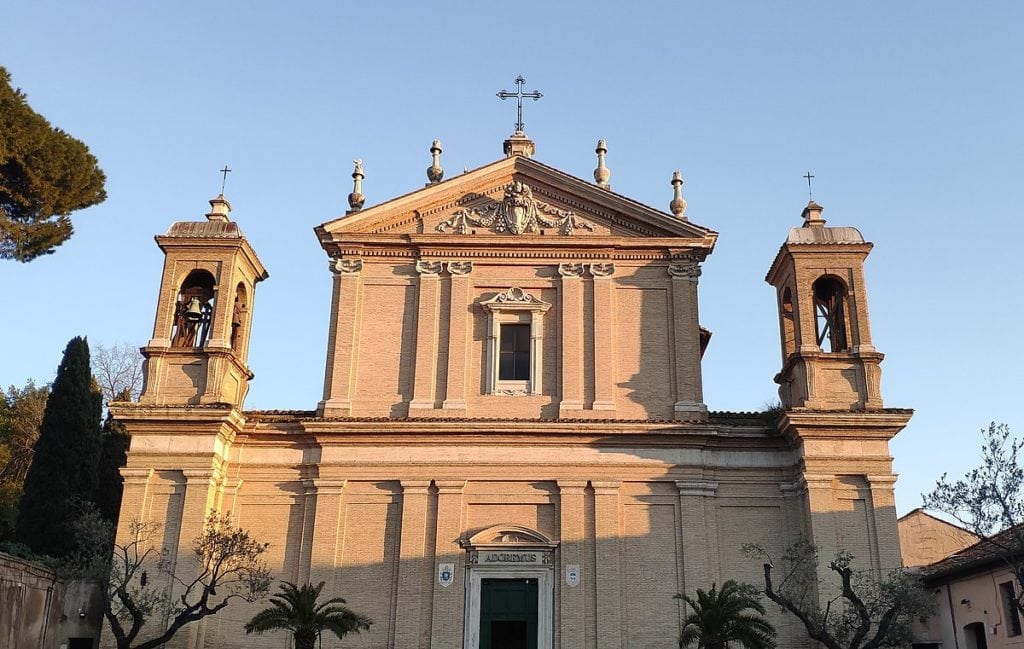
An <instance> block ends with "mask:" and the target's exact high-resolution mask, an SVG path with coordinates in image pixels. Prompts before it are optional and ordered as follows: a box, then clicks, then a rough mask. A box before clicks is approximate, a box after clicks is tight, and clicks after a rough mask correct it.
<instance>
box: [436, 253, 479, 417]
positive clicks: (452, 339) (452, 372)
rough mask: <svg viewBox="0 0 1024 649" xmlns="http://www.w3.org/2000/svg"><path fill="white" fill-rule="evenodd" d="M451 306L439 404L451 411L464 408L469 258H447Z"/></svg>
mask: <svg viewBox="0 0 1024 649" xmlns="http://www.w3.org/2000/svg"><path fill="white" fill-rule="evenodd" d="M448 272H449V273H450V274H451V298H450V299H451V308H450V309H449V319H448V385H447V386H446V389H445V399H444V403H443V404H442V407H443V408H444V410H446V411H454V413H453V414H457V415H464V414H465V412H466V362H467V358H468V354H469V350H468V346H469V344H468V338H469V326H470V310H469V309H470V304H469V290H470V287H471V279H470V273H472V272H473V262H471V261H450V262H448Z"/></svg>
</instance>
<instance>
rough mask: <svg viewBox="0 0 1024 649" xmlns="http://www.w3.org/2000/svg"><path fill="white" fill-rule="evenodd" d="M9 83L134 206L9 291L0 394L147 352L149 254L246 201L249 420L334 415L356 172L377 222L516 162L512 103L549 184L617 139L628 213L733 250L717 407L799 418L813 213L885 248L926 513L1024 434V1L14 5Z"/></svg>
mask: <svg viewBox="0 0 1024 649" xmlns="http://www.w3.org/2000/svg"><path fill="white" fill-rule="evenodd" d="M3 14H4V24H5V25H4V38H3V41H2V43H0V65H4V66H6V67H7V68H8V70H9V71H10V72H11V74H12V75H13V78H14V83H15V85H17V86H19V87H21V88H22V89H23V90H24V91H26V92H27V93H28V95H29V100H30V103H31V104H32V106H33V107H34V108H35V109H36V110H38V111H40V112H41V113H43V114H44V115H46V116H47V117H48V118H49V119H50V120H51V121H52V122H53V123H54V124H56V125H58V126H60V127H62V128H64V129H65V130H67V131H69V132H70V133H72V134H74V135H75V136H76V137H79V138H81V139H82V140H84V141H85V142H86V143H87V144H88V145H89V146H90V147H91V149H92V151H93V153H95V154H96V156H97V157H98V158H99V160H100V163H101V165H102V167H103V169H104V170H105V171H106V173H107V178H108V181H107V192H108V194H109V198H108V199H107V201H106V202H105V203H103V204H102V205H100V206H97V207H94V208H92V209H89V210H87V211H85V212H81V213H78V214H76V215H75V217H74V222H75V228H76V232H75V236H74V238H73V239H72V240H71V241H70V242H68V243H67V244H65V245H64V246H62V247H61V248H59V249H58V251H57V252H56V254H54V255H51V256H49V257H46V258H42V259H39V260H37V261H34V262H32V263H30V264H27V265H22V264H17V263H15V262H0V286H2V288H3V295H4V298H5V300H4V301H5V305H4V307H3V308H2V309H0V314H2V315H0V341H3V342H2V343H0V344H2V346H3V347H2V349H3V351H2V355H0V384H3V385H7V384H11V383H14V384H18V385H20V384H22V383H23V382H24V381H25V379H28V378H34V379H36V380H37V381H49V380H51V379H52V377H53V373H54V370H55V368H56V366H57V364H58V362H59V360H60V354H61V351H62V349H63V347H64V345H65V343H66V342H67V340H68V339H69V338H71V337H72V336H74V335H79V334H84V335H88V336H89V339H90V341H92V342H94V343H96V342H100V343H106V344H112V343H116V342H121V341H129V342H131V343H134V344H138V345H142V344H144V343H145V342H146V341H147V340H148V339H149V337H150V335H151V331H152V320H153V314H154V309H155V299H156V295H157V285H158V281H159V276H160V269H161V263H162V256H161V253H160V251H159V250H158V249H157V247H156V245H155V244H154V242H153V235H155V234H157V233H162V232H164V231H166V229H167V228H168V226H169V225H170V224H171V223H172V222H173V221H175V220H189V219H201V218H202V215H203V214H204V213H205V212H206V211H207V210H208V204H207V202H206V201H207V200H208V199H210V198H212V197H213V196H214V195H215V194H217V193H218V191H219V189H220V174H219V173H218V172H217V170H218V169H219V168H220V167H222V166H223V165H224V164H225V163H228V164H229V165H230V166H231V168H232V169H234V172H233V173H232V174H231V175H230V177H229V178H228V188H227V195H228V198H229V199H230V200H231V202H232V204H233V205H234V208H235V211H234V212H233V214H232V216H233V218H234V219H235V220H237V221H238V223H239V224H240V225H241V227H242V229H243V230H244V232H245V233H246V235H247V236H248V238H249V240H250V241H251V242H252V244H253V245H254V246H255V247H256V249H257V251H258V252H259V254H260V256H261V257H262V259H263V261H264V262H265V264H266V265H267V267H268V269H269V270H270V274H271V277H270V280H269V281H267V282H264V283H263V284H261V285H260V286H259V289H258V295H257V300H256V304H255V324H254V328H253V339H252V343H251V357H250V364H251V366H252V368H253V369H254V371H255V372H256V380H255V381H254V382H253V384H252V390H251V392H250V395H249V399H248V402H247V404H246V405H247V407H248V408H259V409H265V408H301V409H311V408H313V407H314V406H315V404H316V402H317V400H318V399H319V397H320V391H321V385H322V380H323V365H324V357H325V348H326V343H325V341H326V332H327V315H328V309H329V307H330V275H329V273H328V271H327V264H326V257H325V254H324V253H323V252H322V251H321V250H320V248H319V246H318V245H317V242H316V238H315V236H314V235H313V232H312V228H313V227H314V226H315V225H317V224H319V223H322V222H324V221H327V220H330V219H333V218H335V217H337V216H339V215H341V214H342V213H343V212H344V210H345V208H346V207H347V206H346V202H345V197H346V196H347V194H348V192H349V191H351V181H350V177H349V174H350V173H351V170H352V169H351V161H352V159H353V158H356V157H361V158H362V159H363V160H364V163H365V167H366V175H367V178H366V182H365V187H364V191H365V193H366V195H367V205H372V204H374V203H376V202H379V201H382V200H385V199H387V198H389V197H392V196H394V195H397V194H401V193H405V192H407V191H410V190H412V189H415V188H417V187H421V186H422V184H423V183H424V182H425V180H426V179H425V176H424V169H425V168H426V167H427V166H428V164H429V153H428V151H427V150H428V148H429V146H430V141H431V140H432V139H434V138H441V140H442V141H443V144H444V150H445V153H444V158H443V164H444V167H445V169H446V170H447V173H448V175H449V176H451V175H453V174H455V173H458V172H461V170H462V169H463V167H469V168H474V167H476V166H479V165H481V164H485V163H487V162H490V161H492V160H494V159H497V158H499V157H500V156H501V142H502V140H503V139H504V137H505V136H507V135H508V134H509V132H510V131H511V130H512V124H513V122H514V116H515V110H514V105H512V104H511V103H510V102H500V101H498V100H497V99H496V98H495V96H494V93H495V92H497V91H498V90H500V89H502V88H512V79H513V78H514V77H515V76H516V75H517V74H523V75H525V76H526V78H527V82H528V83H527V89H539V90H541V91H543V92H544V94H545V97H544V99H543V100H541V101H540V102H537V103H533V102H530V103H529V104H528V105H527V106H526V115H525V120H526V130H527V132H528V133H529V134H530V136H531V137H532V138H533V139H534V140H535V141H536V143H537V156H536V157H537V159H539V160H541V161H543V162H545V163H547V164H550V165H553V166H555V167H558V168H560V169H563V170H565V171H567V172H569V173H572V174H574V175H576V176H578V177H580V178H584V179H589V178H590V177H591V172H592V170H593V168H594V155H593V149H594V144H595V142H596V140H597V139H598V138H606V139H607V140H608V147H609V150H610V151H609V154H608V164H609V166H610V168H611V170H612V172H613V176H612V186H613V188H614V190H615V191H617V192H620V193H623V194H626V195H628V196H631V197H633V198H635V199H637V200H640V201H642V202H645V203H648V204H650V205H653V206H656V207H659V208H662V209H666V208H667V204H668V201H669V200H670V198H671V188H670V186H669V179H670V177H671V174H672V171H673V170H674V169H681V170H682V171H683V173H684V176H685V178H686V186H685V195H686V198H687V200H688V201H689V209H688V214H689V215H690V217H691V219H692V220H694V221H695V222H697V223H700V224H702V225H706V226H708V227H711V228H713V229H715V230H718V231H719V232H720V233H721V238H720V240H719V245H718V248H717V250H716V252H715V254H714V255H713V256H712V257H711V258H710V259H709V261H708V262H707V264H706V265H705V268H704V274H703V276H702V277H701V284H700V298H701V322H702V323H703V324H704V325H705V326H706V327H708V328H709V329H711V330H712V331H713V332H714V338H713V340H712V343H711V347H710V349H709V350H708V353H707V355H706V356H705V359H704V385H705V396H706V401H707V403H708V404H709V406H710V407H711V408H712V409H716V410H757V409H760V408H761V407H762V406H763V405H764V404H765V403H767V402H770V401H773V400H774V399H775V398H776V393H775V385H774V384H773V383H772V377H773V376H774V374H775V372H777V371H778V369H779V367H780V363H781V361H780V355H779V343H778V328H777V318H776V312H775V302H774V297H773V291H772V290H771V288H770V287H769V286H768V285H767V284H765V283H764V280H763V278H764V274H765V272H766V270H767V269H768V266H769V264H770V263H771V261H772V258H773V257H774V255H775V252H776V251H777V249H778V246H779V244H780V243H781V242H782V240H783V239H784V238H785V236H786V233H787V231H788V229H789V228H790V227H792V226H795V225H798V224H799V216H800V211H801V208H802V207H803V205H804V204H805V203H806V202H807V187H806V184H805V181H804V180H803V179H802V178H801V176H802V175H803V174H804V173H805V172H806V171H807V170H811V171H812V172H813V173H814V174H815V176H816V180H815V185H814V197H815V199H816V200H817V201H818V202H820V203H821V204H822V205H824V206H825V210H826V211H825V217H826V218H827V219H828V220H829V222H830V223H831V224H833V225H853V226H856V227H858V228H860V229H861V231H862V232H863V233H864V235H865V236H866V237H867V239H868V240H870V241H873V242H874V243H875V244H876V248H875V250H874V252H873V253H872V255H871V257H870V258H869V261H868V269H867V272H868V290H869V299H870V305H871V316H872V327H873V333H874V337H875V344H876V346H877V347H878V348H879V349H880V350H881V351H883V352H884V353H886V355H887V358H886V360H885V362H884V364H883V383H882V387H883V395H884V397H885V401H886V405H889V406H894V407H911V408H915V409H916V410H917V414H916V415H915V417H914V419H913V421H912V422H911V424H910V426H909V427H908V428H907V430H906V431H904V432H903V433H902V434H901V435H900V436H899V437H898V438H897V439H896V441H895V442H894V443H893V445H892V452H893V455H894V456H895V458H896V470H897V472H898V473H899V474H900V475H901V477H900V481H899V483H898V484H897V497H898V505H899V510H900V512H901V513H903V512H906V511H908V510H910V509H912V508H914V507H917V506H918V505H919V504H920V493H921V492H922V491H925V490H928V489H929V488H930V486H931V485H932V484H933V483H934V481H935V479H936V478H937V477H938V476H939V475H940V474H941V473H942V472H943V471H947V470H948V471H950V472H951V473H952V474H960V473H962V472H963V471H964V470H965V469H966V468H968V467H970V466H973V465H974V463H975V462H976V458H977V449H978V444H979V437H978V434H977V431H978V430H979V429H980V428H981V427H983V426H985V425H986V424H987V422H989V421H990V420H997V421H1003V422H1007V423H1009V424H1011V426H1013V427H1014V428H1015V429H1016V431H1017V432H1018V433H1024V415H1022V410H1021V402H1022V398H1021V396H1022V393H1024V390H1022V388H1024V381H1022V379H1021V377H1020V371H1021V368H1022V366H1024V352H1022V346H1024V343H1022V339H1024V336H1022V334H1024V327H1022V325H1021V307H1020V302H1021V298H1022V297H1024V295H1022V294H1024V291H1022V288H1021V280H1022V278H1024V263H1022V261H1021V254H1020V252H1019V246H1020V243H1021V240H1022V238H1024V236H1022V235H1024V226H1022V224H1021V219H1022V215H1021V211H1022V210H1021V207H1020V196H1019V190H1020V187H1021V181H1020V177H1021V174H1022V172H1024V168H1022V167H1024V164H1022V162H1024V153H1022V152H1024V128H1022V125H1021V124H1022V122H1021V119H1022V116H1024V92H1022V90H1021V87H1022V86H1021V79H1024V45H1022V42H1024V39H1022V37H1021V28H1022V25H1024V4H1021V3H1019V2H986V3H961V2H934V1H933V2H857V3H853V2H821V1H817V2H810V1H807V2H771V3H769V2H754V1H750V2H678V1H677V2H659V3H653V2H650V3H631V2H621V1H619V2H596V1H590V2H551V3H539V2H515V3H502V4H501V5H500V6H486V5H485V3H453V2H419V3H407V4H405V5H404V6H402V5H400V4H399V3H372V2H364V3H358V4H357V3H341V2H309V3H287V5H286V4H285V3H278V4H271V3H252V2H244V3H243V2H234V3H226V2H218V3H198V2H190V3H138V2H131V3H128V2H123V3H114V2H109V3H56V2H33V3H12V4H9V5H8V6H6V7H5V9H4V12H3Z"/></svg>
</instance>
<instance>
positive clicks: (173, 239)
mask: <svg viewBox="0 0 1024 649" xmlns="http://www.w3.org/2000/svg"><path fill="white" fill-rule="evenodd" d="M432 151H433V152H434V159H435V163H434V165H433V166H432V167H431V169H430V170H428V179H429V180H430V182H429V183H428V184H427V185H426V186H425V187H424V188H422V189H419V190H417V191H414V192H412V193H410V194H407V195H404V196H400V197H397V198H395V199H393V200H390V201H387V202H384V203H381V204H379V205H375V206H371V207H366V208H363V197H362V194H361V187H360V183H361V180H362V170H361V169H360V168H359V166H358V165H357V168H356V171H355V173H354V174H353V177H354V178H355V181H356V183H355V188H354V191H353V193H352V195H351V196H350V197H349V198H350V204H351V206H352V209H351V210H350V211H349V212H348V213H347V214H346V215H345V216H344V217H342V218H338V219H336V220H333V221H329V222H326V223H324V224H322V225H320V226H319V227H317V228H316V234H317V236H318V238H319V240H320V243H321V245H322V247H323V249H324V251H325V252H326V255H327V258H328V264H329V268H330V272H331V273H332V275H333V295H332V303H331V304H332V306H331V316H330V322H329V344H328V349H327V350H326V368H325V377H324V390H323V395H322V398H321V399H320V401H319V403H318V405H317V408H316V410H315V411H314V410H310V411H246V410H245V409H244V408H243V405H244V399H245V394H246V390H247V386H248V381H249V380H250V379H251V378H252V376H253V375H252V373H251V372H250V370H249V365H248V358H249V349H248V341H249V331H250V328H251V327H253V326H259V316H258V315H257V314H255V313H254V311H253V308H252V307H253V298H254V295H255V292H256V290H257V285H258V283H259V282H260V281H262V280H264V279H266V278H267V276H268V274H267V271H266V270H265V269H264V267H263V265H262V263H261V262H260V260H259V257H258V256H257V254H256V252H255V251H254V250H253V248H252V247H251V246H250V244H249V243H248V241H247V240H246V239H245V238H244V236H243V235H242V233H241V231H240V230H239V228H238V225H237V224H236V223H234V222H232V221H231V220H230V215H229V212H230V206H229V205H228V203H227V201H226V200H224V198H223V196H221V197H218V198H217V199H215V200H213V201H211V205H212V210H211V212H210V214H208V215H207V219H206V220H204V221H194V222H178V223H175V224H174V225H173V226H172V227H171V229H170V230H169V231H168V233H167V234H166V235H162V236H159V237H157V242H158V244H159V245H160V247H161V248H162V249H163V251H164V253H165V265H164V272H163V275H162V280H161V287H160V291H159V296H158V300H157V315H156V320H155V325H154V330H153V337H152V339H151V340H150V342H149V343H148V345H147V346H146V347H144V348H143V354H144V355H145V357H146V370H145V374H146V382H145V387H144V390H143V393H142V396H141V397H140V400H139V402H138V403H121V404H115V405H114V406H112V410H113V412H114V413H115V415H116V417H117V418H118V419H119V420H120V421H121V422H123V423H124V424H125V425H126V426H127V427H128V430H129V431H130V433H131V435H132V443H131V449H130V452H129V455H128V463H127V466H126V467H125V468H124V469H123V470H122V474H123V476H124V479H125V486H124V497H123V502H122V511H121V526H122V527H121V530H120V531H119V533H120V534H121V535H122V538H123V535H125V534H128V528H127V524H128V522H129V521H136V520H139V521H157V522H160V523H161V524H162V528H161V532H160V538H159V539H158V541H159V543H160V544H161V546H162V547H164V548H166V549H167V551H168V556H169V558H170V559H171V560H172V561H176V560H179V558H183V557H186V556H187V555H188V552H189V548H190V544H191V539H193V538H195V536H196V535H197V533H198V532H199V531H200V530H201V528H202V525H203V521H204V519H205V517H206V516H207V514H208V513H209V512H210V511H219V512H228V513H230V514H231V515H232V517H233V519H234V521H235V522H236V523H237V524H238V525H239V526H241V527H243V528H246V529H248V530H250V531H251V532H252V533H253V534H254V535H255V536H256V537H257V538H258V539H259V540H261V541H265V542H269V543H270V544H271V546H270V550H269V552H268V558H269V563H270V566H271V568H272V570H273V572H274V575H275V577H276V578H278V579H281V580H287V581H291V582H296V583H305V582H307V581H311V582H313V583H314V584H316V583H318V582H320V581H324V582H326V586H325V591H324V592H325V593H330V594H332V595H335V594H336V595H340V596H343V597H345V598H346V599H347V601H348V604H349V606H350V607H351V608H353V609H354V610H356V611H359V612H360V613H363V614H365V615H368V616H370V617H371V618H373V620H374V624H373V626H372V628H371V630H370V631H369V632H366V633H362V634H360V635H354V636H349V637H347V638H346V639H345V640H344V643H343V646H349V647H373V648H383V647H396V648H401V649H406V648H409V649H412V648H424V649H425V648H428V647H429V648H435V649H484V648H488V649H490V648H495V647H530V648H540V649H552V648H556V647H557V648H562V649H570V648H571V649H582V648H584V647H586V648H591V647H598V648H601V649H604V648H614V649H622V648H627V647H628V648H633V647H636V648H648V647H669V646H675V643H676V638H677V637H678V632H679V624H680V621H681V619H682V617H683V616H684V615H685V611H684V609H683V608H682V603H681V602H680V601H679V600H676V599H673V595H675V594H676V593H681V592H687V593H691V594H692V593H693V592H694V591H695V590H696V589H698V588H700V589H705V590H706V589H708V588H710V587H711V585H712V584H714V583H718V584H721V583H722V582H723V581H725V580H726V579H740V580H746V581H750V582H753V583H758V582H759V579H760V575H761V568H760V565H759V563H758V562H757V561H756V560H751V559H748V558H746V557H744V556H743V555H742V554H741V550H740V547H741V545H742V544H743V543H747V542H753V543H759V544H761V545H763V546H764V547H765V548H767V549H768V550H770V551H775V552H778V551H779V550H781V549H782V548H783V547H784V546H785V545H786V544H788V543H789V542H791V541H794V540H796V539H797V538H799V537H801V536H803V537H808V538H810V539H811V540H813V541H814V542H815V543H817V544H818V545H819V546H820V547H821V548H822V551H823V552H824V553H825V554H826V555H827V554H831V553H833V552H834V551H835V550H837V549H840V548H842V549H846V550H849V551H851V552H852V553H853V554H854V555H856V556H857V557H858V561H860V562H862V563H861V565H862V566H863V567H865V568H870V569H873V570H876V571H882V570H886V569H889V568H894V567H896V566H898V565H899V564H900V555H899V540H898V535H897V528H896V515H895V508H894V502H893V483H894V481H895V477H894V475H893V473H892V467H891V457H890V455H889V449H888V441H889V440H890V439H891V438H892V436H893V435H895V434H896V433H897V432H898V431H899V430H900V429H901V428H902V427H903V426H905V425H906V423H907V421H908V420H909V417H910V414H911V413H910V411H907V410H899V409H887V408H885V407H884V406H883V402H882V398H881V394H880V388H879V385H880V362H881V360H882V355H881V354H880V353H879V352H877V351H876V350H875V348H874V347H873V346H872V343H871V335H870V325H869V322H868V304H867V297H868V296H867V294H866V291H865V283H864V273H863V265H864V260H865V258H866V256H867V254H868V252H869V251H870V249H871V244H870V243H866V242H865V241H864V239H863V238H862V237H861V235H860V233H859V232H858V231H857V230H855V229H853V228H843V227H840V228H836V227H829V226H827V225H826V224H825V221H824V220H823V219H822V218H821V208H820V206H818V205H816V204H814V203H811V204H809V205H808V206H807V208H806V209H805V210H804V213H803V224H802V226H801V227H796V228H793V229H792V230H791V231H790V232H789V235H788V238H787V239H786V241H785V242H784V243H783V245H782V247H781V248H780V249H779V251H778V254H777V256H776V257H775V259H774V261H773V262H772V263H771V266H770V270H769V272H768V275H767V278H766V279H767V281H768V283H769V284H770V285H771V286H772V287H773V288H774V290H775V291H776V293H777V295H778V309H779V323H780V340H781V347H782V359H783V360H782V366H781V370H780V372H779V374H778V376H777V377H776V381H777V382H778V383H779V385H780V396H781V404H782V408H781V410H780V411H779V412H777V413H776V412H772V413H759V414H750V413H724V412H715V411H710V410H709V409H708V407H707V405H706V404H705V403H704V398H703V394H702V389H701V356H702V353H703V350H704V348H705V346H706V345H707V344H708V339H709V337H710V334H709V332H707V331H706V330H704V329H702V328H701V326H700V322H699V318H698V291H697V287H698V281H699V277H700V275H701V263H702V262H703V261H704V260H705V258H706V257H707V256H708V255H709V254H711V253H712V251H713V249H714V246H715V242H716V239H717V233H716V232H714V231H713V230H710V229H708V228H706V227H703V226H700V225H697V224H695V223H693V222H691V221H690V220H689V218H688V216H687V215H686V211H685V208H686V205H685V201H683V199H682V195H681V191H680V189H681V184H682V180H681V178H678V176H677V178H676V179H674V180H673V184H674V186H675V188H676V196H675V199H674V200H673V201H672V203H671V205H670V211H669V212H664V211H661V210H658V209H654V208H651V207H648V206H646V205H643V204H640V203H638V202H636V201H633V200H630V199H629V198H627V197H624V196H621V195H619V194H616V193H614V192H612V191H611V190H610V187H609V186H608V173H607V170H606V169H605V167H604V163H603V159H604V145H603V143H602V144H599V145H598V149H597V153H598V158H599V161H600V162H599V166H598V169H597V170H596V171H595V179H596V182H595V183H591V182H586V181H583V180H580V179H578V178H575V177H573V176H570V175H568V174H565V173H563V172H561V171H559V170H557V169H554V168H552V167H550V166H547V165H545V164H543V163H541V162H539V161H537V160H535V159H534V157H533V153H534V145H533V143H532V142H531V141H530V140H529V139H528V138H527V137H526V136H525V135H524V134H523V133H522V132H518V131H517V132H516V134H514V135H513V136H512V137H510V138H509V139H508V140H507V141H506V142H505V157H503V158H501V159H499V160H497V161H496V162H494V163H491V164H488V165H486V166H483V167H481V168H479V169H476V170H473V171H469V172H467V173H464V174H461V175H459V176H457V177H456V178H453V179H450V180H442V172H441V170H440V165H439V164H438V162H437V160H438V157H439V155H440V145H439V143H436V142H435V145H434V147H433V148H432ZM780 234H782V233H780ZM769 255H770V252H769V251H767V250H766V262H768V261H769V259H770V256H769ZM269 380H275V379H273V378H271V379H269ZM314 398H315V397H311V403H312V402H313V400H314ZM259 608H261V606H260V605H252V606H246V605H245V604H233V605H232V606H230V607H228V608H227V609H225V610H224V611H223V612H221V613H220V614H218V615H217V616H215V617H212V618H209V619H207V620H205V621H203V622H202V623H199V624H194V625H191V626H190V627H187V629H188V630H187V632H185V631H183V632H182V633H181V634H179V637H178V638H176V639H175V641H174V644H175V646H180V647H190V648H193V647H194V648H199V647H208V648H214V647H250V646H253V647H257V646H267V647H271V646H274V647H279V646H282V642H283V641H284V638H283V636H274V635H271V636H266V637H254V636H245V635H244V634H243V633H242V630H241V629H242V625H243V624H244V622H245V621H247V620H248V619H249V617H251V615H252V614H253V613H254V612H255V611H256V610H258V609H259ZM770 614H771V616H772V617H773V620H774V621H775V622H776V624H777V626H779V628H780V645H781V646H787V647H800V646H807V645H806V642H805V640H804V639H803V635H802V633H801V632H800V629H798V628H797V627H796V626H795V625H794V624H793V623H792V622H791V621H790V620H786V619H785V618H783V617H782V616H781V614H779V613H778V612H777V611H776V610H771V611H770ZM323 643H324V646H325V647H331V646H337V644H338V643H337V641H336V640H335V639H334V638H333V637H328V636H325V637H324V639H323Z"/></svg>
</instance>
